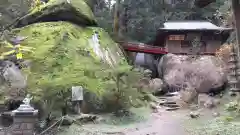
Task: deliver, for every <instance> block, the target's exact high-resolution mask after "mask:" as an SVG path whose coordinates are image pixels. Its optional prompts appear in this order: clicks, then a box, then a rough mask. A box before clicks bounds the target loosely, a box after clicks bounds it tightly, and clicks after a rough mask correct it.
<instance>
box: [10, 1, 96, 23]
mask: <svg viewBox="0 0 240 135" xmlns="http://www.w3.org/2000/svg"><path fill="white" fill-rule="evenodd" d="M52 21H69V22H71V23H75V24H77V25H82V26H83V25H85V26H96V25H97V23H96V20H95V18H94V15H93V12H92V10H91V8H90V7H89V6H88V4H87V3H86V0H50V1H49V2H48V3H46V4H44V5H41V6H39V7H36V8H35V9H33V10H32V11H31V12H30V13H29V14H27V15H26V16H24V17H22V18H21V19H20V20H19V21H17V22H16V24H15V25H14V26H15V27H23V26H26V25H29V24H33V23H37V22H52Z"/></svg>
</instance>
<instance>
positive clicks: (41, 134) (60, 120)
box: [38, 116, 64, 135]
mask: <svg viewBox="0 0 240 135" xmlns="http://www.w3.org/2000/svg"><path fill="white" fill-rule="evenodd" d="M63 119H64V116H63V117H61V119H59V120H58V121H56V122H55V123H54V124H52V125H51V126H50V127H48V128H47V129H45V130H44V131H43V132H41V133H40V134H38V135H43V134H44V133H46V132H47V131H48V130H50V129H51V128H53V127H54V126H55V125H57V123H58V122H61V124H62V121H63ZM61 124H60V125H61ZM60 125H59V127H58V128H60Z"/></svg>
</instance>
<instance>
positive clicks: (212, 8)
mask: <svg viewBox="0 0 240 135" xmlns="http://www.w3.org/2000/svg"><path fill="white" fill-rule="evenodd" d="M97 1H98V3H99V4H95V5H96V8H95V11H94V13H95V16H96V19H97V20H98V23H99V25H100V26H101V27H102V28H104V29H106V30H107V31H108V32H112V26H113V25H112V24H113V12H114V5H112V6H111V5H109V3H107V2H106V1H103V0H97ZM194 1H195V0H184V1H183V0H174V1H168V0H149V1H147V0H125V1H122V2H121V6H120V13H121V15H120V16H121V17H120V27H121V28H123V29H124V28H125V27H126V28H127V31H126V32H123V35H124V36H125V39H128V40H133V41H140V42H149V41H150V42H151V41H152V40H153V39H154V38H155V35H156V32H157V30H158V29H159V28H161V27H162V25H163V23H164V22H166V21H169V20H173V21H176V20H177V21H178V20H179V21H182V20H207V21H211V22H213V23H215V24H217V25H221V24H223V23H224V22H225V21H226V19H227V17H228V16H229V13H230V12H229V11H230V10H229V9H230V8H229V3H230V1H229V0H228V1H225V0H216V2H214V3H212V4H210V5H208V6H207V7H205V8H197V7H195V6H193V3H194ZM125 8H127V9H128V10H127V12H126V13H124V12H125ZM125 15H127V16H125ZM125 24H126V26H125ZM121 28H120V29H121ZM120 31H121V30H120Z"/></svg>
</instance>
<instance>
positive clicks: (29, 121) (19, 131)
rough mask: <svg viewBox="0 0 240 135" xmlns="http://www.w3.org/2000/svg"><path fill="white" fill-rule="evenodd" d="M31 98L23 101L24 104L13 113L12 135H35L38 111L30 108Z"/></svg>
mask: <svg viewBox="0 0 240 135" xmlns="http://www.w3.org/2000/svg"><path fill="white" fill-rule="evenodd" d="M30 100H31V99H30V97H29V96H28V97H26V98H25V99H24V100H23V103H24V104H21V105H20V107H19V108H18V109H16V110H14V111H12V116H13V125H12V130H11V132H12V133H11V134H12V135H34V127H35V123H36V121H37V115H38V110H35V109H34V108H33V107H31V106H30Z"/></svg>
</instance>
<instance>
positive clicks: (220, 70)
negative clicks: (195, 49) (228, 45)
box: [158, 54, 227, 93]
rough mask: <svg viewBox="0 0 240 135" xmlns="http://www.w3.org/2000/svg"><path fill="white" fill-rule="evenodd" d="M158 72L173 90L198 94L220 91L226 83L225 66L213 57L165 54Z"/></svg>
mask: <svg viewBox="0 0 240 135" xmlns="http://www.w3.org/2000/svg"><path fill="white" fill-rule="evenodd" d="M158 71H159V73H160V77H162V78H163V81H164V82H165V83H166V84H167V85H168V86H169V88H170V89H173V90H184V89H186V88H187V87H188V88H189V89H194V90H196V91H197V92H199V93H208V92H211V91H212V90H215V91H220V90H222V89H221V88H222V86H224V85H225V82H226V81H227V78H226V66H225V65H224V63H223V62H222V61H220V60H219V59H218V58H217V57H214V56H199V57H198V58H194V59H193V58H191V57H190V56H182V55H174V54H167V55H165V56H163V57H162V58H161V60H160V62H159V66H158Z"/></svg>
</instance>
